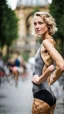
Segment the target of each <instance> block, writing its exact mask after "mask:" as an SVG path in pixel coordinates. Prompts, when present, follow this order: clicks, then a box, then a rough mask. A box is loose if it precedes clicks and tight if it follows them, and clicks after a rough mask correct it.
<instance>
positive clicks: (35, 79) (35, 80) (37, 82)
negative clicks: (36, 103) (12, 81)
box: [32, 75, 40, 84]
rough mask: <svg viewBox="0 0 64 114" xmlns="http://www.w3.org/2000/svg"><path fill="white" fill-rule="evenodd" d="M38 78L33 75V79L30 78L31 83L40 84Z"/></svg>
mask: <svg viewBox="0 0 64 114" xmlns="http://www.w3.org/2000/svg"><path fill="white" fill-rule="evenodd" d="M39 79H40V78H39V76H38V75H34V76H33V78H32V82H33V83H35V84H40V82H39Z"/></svg>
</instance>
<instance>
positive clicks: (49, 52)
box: [32, 12, 64, 114]
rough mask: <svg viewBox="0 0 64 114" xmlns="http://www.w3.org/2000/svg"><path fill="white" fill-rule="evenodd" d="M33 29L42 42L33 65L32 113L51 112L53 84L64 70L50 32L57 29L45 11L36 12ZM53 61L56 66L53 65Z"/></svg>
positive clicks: (53, 98) (46, 113) (62, 61)
mask: <svg viewBox="0 0 64 114" xmlns="http://www.w3.org/2000/svg"><path fill="white" fill-rule="evenodd" d="M34 29H35V33H36V35H37V36H41V37H42V43H41V46H40V47H39V49H38V50H37V53H36V55H35V64H34V67H33V78H32V82H33V96H34V101H33V106H32V114H53V113H54V109H55V105H56V98H55V96H54V94H53V92H52V91H51V87H50V85H51V84H53V83H54V82H55V81H56V80H57V79H58V78H59V77H60V76H61V74H62V73H63V71H64V60H63V58H62V57H61V55H60V54H59V53H58V51H57V50H56V49H55V45H56V43H55V41H54V40H53V38H52V34H54V33H55V32H56V31H57V27H56V23H55V20H54V18H53V17H52V16H51V15H50V14H49V13H47V12H36V13H35V15H34ZM53 62H55V64H56V67H54V65H53Z"/></svg>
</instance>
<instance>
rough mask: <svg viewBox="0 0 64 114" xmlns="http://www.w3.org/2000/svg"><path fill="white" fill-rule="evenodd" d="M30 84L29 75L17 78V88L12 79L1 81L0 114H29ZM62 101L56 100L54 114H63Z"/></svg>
mask: <svg viewBox="0 0 64 114" xmlns="http://www.w3.org/2000/svg"><path fill="white" fill-rule="evenodd" d="M32 100H33V96H32V83H31V74H29V76H27V77H26V79H22V78H21V77H19V80H18V86H15V81H14V79H13V78H11V77H9V82H8V81H4V79H3V80H2V84H1V86H0V114H31V108H32ZM63 106H64V101H63V99H62V98H59V99H58V100H57V105H56V109H55V114H64V107H63Z"/></svg>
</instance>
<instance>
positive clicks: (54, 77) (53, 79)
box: [49, 67, 64, 85]
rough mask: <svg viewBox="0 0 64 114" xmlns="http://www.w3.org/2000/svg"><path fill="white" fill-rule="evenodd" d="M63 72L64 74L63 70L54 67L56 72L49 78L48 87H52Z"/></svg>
mask: <svg viewBox="0 0 64 114" xmlns="http://www.w3.org/2000/svg"><path fill="white" fill-rule="evenodd" d="M63 72H64V69H61V68H58V67H56V70H55V71H54V72H53V73H52V75H51V76H50V80H49V81H50V82H49V85H52V84H53V83H54V82H55V81H56V80H58V79H59V77H60V76H61V75H62V73H63Z"/></svg>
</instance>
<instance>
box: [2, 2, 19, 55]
mask: <svg viewBox="0 0 64 114" xmlns="http://www.w3.org/2000/svg"><path fill="white" fill-rule="evenodd" d="M0 1H1V2H0V9H1V10H0V15H2V16H1V20H0V23H1V27H0V31H1V34H0V46H1V48H2V47H3V46H4V45H7V54H8V53H9V47H10V46H11V44H12V43H13V41H14V40H15V39H17V38H18V23H17V22H18V18H17V17H16V14H15V12H14V11H12V10H11V8H8V6H7V4H6V0H3V1H2V0H0Z"/></svg>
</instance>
